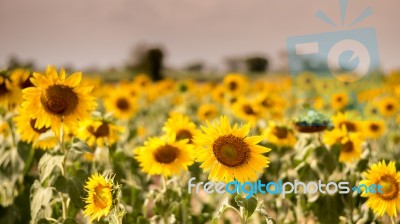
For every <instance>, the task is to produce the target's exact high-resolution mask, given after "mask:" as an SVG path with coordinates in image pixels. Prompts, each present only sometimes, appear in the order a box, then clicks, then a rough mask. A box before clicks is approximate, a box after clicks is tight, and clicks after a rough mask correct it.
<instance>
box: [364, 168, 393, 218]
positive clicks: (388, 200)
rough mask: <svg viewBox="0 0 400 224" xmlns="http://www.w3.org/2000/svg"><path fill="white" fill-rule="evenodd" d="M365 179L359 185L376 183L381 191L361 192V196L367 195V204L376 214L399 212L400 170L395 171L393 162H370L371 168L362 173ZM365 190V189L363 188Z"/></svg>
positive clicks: (390, 214) (391, 214)
mask: <svg viewBox="0 0 400 224" xmlns="http://www.w3.org/2000/svg"><path fill="white" fill-rule="evenodd" d="M364 176H365V179H364V180H362V181H361V182H360V183H359V185H362V184H364V185H365V186H368V187H369V186H370V185H372V184H375V186H377V185H378V184H379V185H380V186H381V192H379V191H378V192H376V193H375V194H372V193H370V192H368V193H367V192H365V191H364V192H363V193H362V194H361V196H363V197H368V200H367V202H366V203H367V206H368V207H369V208H371V209H372V210H373V211H374V213H375V214H377V215H378V216H383V215H384V214H385V213H387V214H388V215H389V216H391V217H395V216H397V214H398V212H400V172H397V171H396V167H395V163H394V162H389V164H387V165H386V162H385V161H381V162H379V163H378V164H372V166H371V168H370V169H369V170H368V171H367V172H365V173H364ZM364 190H365V189H364Z"/></svg>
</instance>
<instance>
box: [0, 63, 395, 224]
mask: <svg viewBox="0 0 400 224" xmlns="http://www.w3.org/2000/svg"><path fill="white" fill-rule="evenodd" d="M348 77H349V75H348V74H343V76H342V77H341V78H340V81H337V79H335V78H333V77H328V78H327V77H322V76H318V75H316V74H314V73H311V72H303V73H302V74H299V75H298V76H296V77H293V76H292V77H291V76H290V75H289V74H264V75H262V76H261V75H260V76H252V75H246V74H236V73H235V74H226V75H225V76H223V77H221V78H220V79H216V80H213V81H196V80H191V79H170V78H167V79H163V80H160V81H152V80H151V79H150V78H149V76H147V75H145V74H137V75H135V76H134V77H133V79H131V80H123V81H118V82H104V81H103V80H102V79H101V78H96V77H94V76H92V75H90V76H89V75H83V74H82V73H81V72H75V73H71V74H67V73H66V71H65V70H64V69H57V68H55V67H54V66H48V67H47V69H46V70H45V71H29V70H26V69H15V70H5V71H1V74H0V108H1V109H0V141H1V143H2V144H1V145H0V223H4V224H8V223H41V224H45V223H68V224H72V223H113V224H121V223H137V224H146V223H164V224H169V223H182V224H186V223H188V224H191V223H193V224H196V223H241V224H244V223H268V224H271V223H328V224H330V223H332V224H337V223H357V224H362V223H399V222H400V217H399V215H398V214H399V213H400V161H399V158H400V128H399V125H400V101H399V99H400V72H391V73H389V74H383V75H382V76H381V78H380V79H379V80H378V79H374V80H373V81H371V82H370V83H366V84H362V85H359V86H355V85H353V84H352V82H351V81H346V80H347V79H346V78H348ZM278 181H279V182H294V183H296V181H301V182H303V183H310V182H315V183H318V182H320V183H321V182H322V183H339V182H346V183H347V184H348V186H349V188H350V190H349V191H347V192H345V193H338V192H336V191H335V193H329V192H330V191H332V189H330V188H329V187H328V186H329V185H327V187H326V191H324V192H325V193H324V192H322V191H321V190H320V191H317V190H315V191H313V192H311V190H306V189H305V187H304V188H301V187H300V188H299V189H298V191H290V192H289V193H287V194H285V195H281V194H269V193H265V191H264V192H262V191H260V190H259V192H258V191H256V192H255V193H254V194H252V195H248V194H246V192H248V191H249V187H251V185H248V186H247V188H243V189H242V190H240V189H235V190H234V192H231V191H230V192H228V191H225V192H223V193H220V192H219V191H218V185H219V183H222V184H227V183H248V182H250V183H258V184H261V183H264V184H266V183H271V182H278ZM208 183H210V184H208ZM211 183H217V184H216V185H215V186H217V187H216V188H215V189H213V191H212V192H211V193H209V190H210V186H212V184H211ZM220 186H225V185H220ZM226 186H228V185H226ZM331 186H333V185H331ZM335 186H336V185H335ZM353 186H354V187H355V186H364V187H360V188H359V190H357V188H354V189H353V190H352V189H351V188H352V187H353ZM371 186H372V187H373V186H378V190H377V191H371V189H372V188H371ZM355 189H356V190H355ZM220 190H221V188H220ZM227 190H228V189H227ZM252 190H254V189H252ZM275 190H276V189H275ZM281 190H282V189H281ZM283 190H285V189H283ZM336 190H337V189H336ZM250 191H251V189H250ZM326 192H328V193H326Z"/></svg>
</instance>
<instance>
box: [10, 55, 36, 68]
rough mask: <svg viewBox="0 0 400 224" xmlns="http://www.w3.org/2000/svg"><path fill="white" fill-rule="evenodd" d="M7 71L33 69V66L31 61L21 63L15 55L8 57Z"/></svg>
mask: <svg viewBox="0 0 400 224" xmlns="http://www.w3.org/2000/svg"><path fill="white" fill-rule="evenodd" d="M7 67H8V69H9V70H14V69H17V68H25V69H34V68H35V64H34V63H33V62H32V61H22V60H21V59H20V58H18V57H17V56H15V55H12V56H10V58H9V60H8V65H7Z"/></svg>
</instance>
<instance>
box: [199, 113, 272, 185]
mask: <svg viewBox="0 0 400 224" xmlns="http://www.w3.org/2000/svg"><path fill="white" fill-rule="evenodd" d="M202 130H203V132H204V133H201V134H199V135H197V136H195V137H194V142H195V144H196V145H197V147H196V149H195V151H194V155H195V158H196V160H197V161H198V162H201V163H202V164H201V167H202V168H203V170H204V171H210V174H209V178H210V179H211V180H215V181H225V182H229V181H232V180H234V179H236V180H238V181H240V182H244V181H255V180H256V179H257V178H258V174H259V173H262V172H263V169H264V168H266V167H268V164H269V159H268V157H265V156H263V155H262V154H263V153H266V152H269V151H270V150H271V149H269V148H266V147H263V146H260V145H257V143H259V142H261V141H262V140H263V138H262V137H261V136H251V137H248V134H249V132H250V123H247V124H246V125H244V126H241V127H238V125H237V124H235V125H234V126H233V127H231V126H230V124H229V120H228V117H226V116H221V117H220V122H219V123H218V122H217V121H214V122H213V123H212V124H211V123H210V122H207V126H206V127H202Z"/></svg>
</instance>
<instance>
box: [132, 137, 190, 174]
mask: <svg viewBox="0 0 400 224" xmlns="http://www.w3.org/2000/svg"><path fill="white" fill-rule="evenodd" d="M187 142H188V140H187V139H184V140H180V141H177V140H176V137H175V136H174V135H171V136H167V135H164V136H162V137H159V138H156V137H152V138H149V139H148V140H147V141H146V142H145V143H144V146H141V147H138V148H136V149H135V150H134V153H135V158H136V159H137V160H138V161H139V163H140V167H142V171H143V172H145V173H147V174H150V175H159V174H161V175H163V176H166V177H168V176H171V175H176V174H179V172H180V171H181V170H188V166H190V165H191V164H192V163H193V158H192V151H193V145H192V144H188V143H187Z"/></svg>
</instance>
